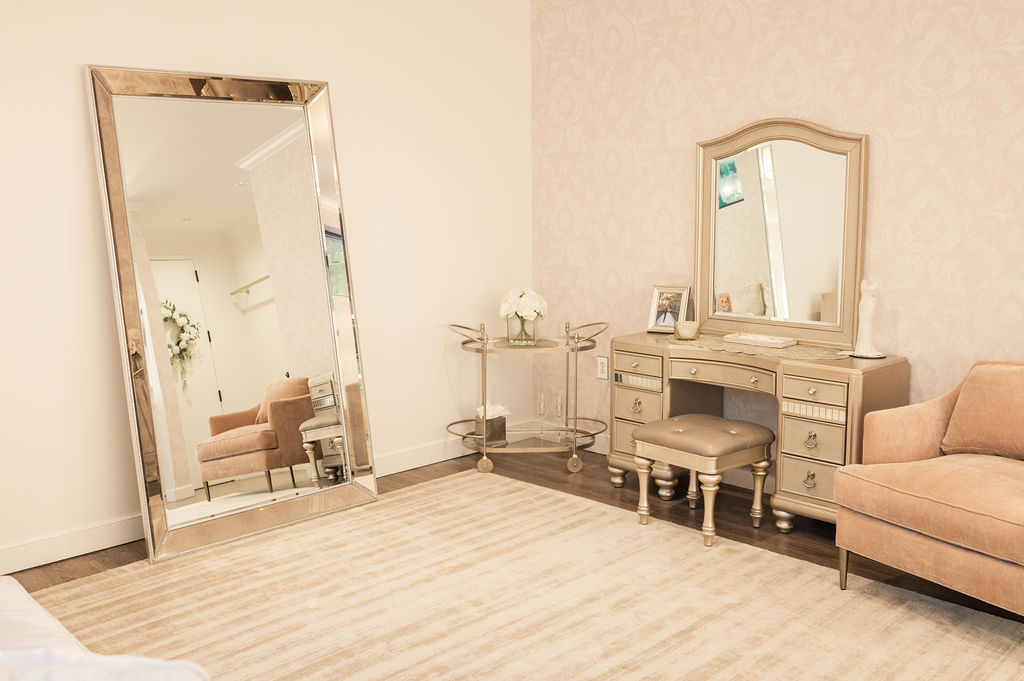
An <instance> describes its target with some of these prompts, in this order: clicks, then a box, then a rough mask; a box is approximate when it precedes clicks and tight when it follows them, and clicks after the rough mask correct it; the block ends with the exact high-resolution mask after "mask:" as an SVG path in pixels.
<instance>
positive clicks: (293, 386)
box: [256, 376, 309, 423]
mask: <svg viewBox="0 0 1024 681" xmlns="http://www.w3.org/2000/svg"><path fill="white" fill-rule="evenodd" d="M308 392H309V379H308V378H305V377H303V376H299V377H297V378H284V379H281V380H280V381H277V382H276V383H271V384H270V385H268V386H267V389H266V390H265V391H263V399H262V400H260V410H259V411H258V412H256V423H267V421H268V420H269V419H270V403H271V402H275V401H277V400H284V399H287V398H289V397H300V396H302V395H305V394H307V393H308Z"/></svg>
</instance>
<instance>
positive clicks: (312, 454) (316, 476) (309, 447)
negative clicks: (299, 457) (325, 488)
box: [292, 442, 320, 488]
mask: <svg viewBox="0 0 1024 681" xmlns="http://www.w3.org/2000/svg"><path fill="white" fill-rule="evenodd" d="M302 448H303V449H305V450H306V456H307V457H308V458H309V465H310V470H312V471H313V481H314V482H315V483H316V486H317V488H319V487H320V471H319V470H317V467H316V445H315V444H313V443H312V442H303V443H302ZM292 480H293V481H294V480H295V476H294V475H293V476H292ZM293 484H294V483H293Z"/></svg>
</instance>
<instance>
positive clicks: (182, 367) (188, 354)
mask: <svg viewBox="0 0 1024 681" xmlns="http://www.w3.org/2000/svg"><path fill="white" fill-rule="evenodd" d="M160 308H161V310H162V311H163V313H164V321H165V322H172V323H173V324H174V325H175V326H176V327H177V332H176V333H175V335H174V337H173V338H171V341H172V342H170V343H168V344H167V350H168V351H169V352H170V353H171V368H173V369H174V373H175V374H176V375H177V376H178V380H180V381H181V389H182V390H184V389H185V388H186V387H187V385H188V364H189V362H190V361H191V360H192V358H193V357H194V356H195V349H196V342H197V341H198V340H199V324H197V323H196V322H194V321H192V318H191V317H189V315H188V313H187V312H182V311H181V310H179V309H178V308H177V307H175V305H174V303H172V302H171V301H170V300H164V301H163V302H161V304H160Z"/></svg>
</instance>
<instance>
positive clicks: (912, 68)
mask: <svg viewBox="0 0 1024 681" xmlns="http://www.w3.org/2000/svg"><path fill="white" fill-rule="evenodd" d="M1022 22H1024V5H1021V3H1019V2H1015V1H1005V2H999V1H996V0H983V1H980V2H979V1H973V0H972V1H959V0H950V1H946V2H942V3H938V2H936V3H926V2H907V1H905V0H901V1H897V2H891V1H890V0H879V1H877V2H858V3H854V2H834V3H833V2H827V3H826V2H818V1H816V0H792V1H788V2H784V3H758V2H737V1H722V2H697V1H689V2H675V3H654V2H643V3H640V2H631V1H628V0H621V1H619V2H612V1H608V0H534V2H533V23H532V31H533V38H534V46H533V78H534V80H533V85H534V87H533V141H534V145H533V163H534V175H533V186H534V192H533V205H534V284H535V288H536V289H537V290H538V291H540V292H541V293H543V294H545V295H547V296H548V299H549V302H550V303H551V312H552V316H553V317H555V318H558V317H560V316H562V315H565V314H568V313H570V312H571V314H572V315H573V316H574V317H579V318H581V319H582V318H586V319H604V320H609V321H611V323H612V326H611V333H610V334H609V336H612V335H618V334H624V333H628V332H632V331H636V330H638V329H642V328H644V327H645V325H646V322H647V314H648V305H649V302H650V291H651V286H652V285H654V284H683V285H686V284H692V283H693V225H694V194H695V189H694V187H695V168H696V155H695V153H696V152H695V145H696V143H697V142H698V141H701V140H705V139H710V138H713V137H717V136H719V135H722V134H725V133H728V132H730V131H732V130H734V129H736V128H738V127H740V126H741V125H744V124H746V123H749V122H752V121H755V120H759V119H763V118H768V117H772V116H791V117H799V118H803V119H807V120H810V121H814V122H816V123H820V124H823V125H826V126H828V127H831V128H836V129H839V130H845V131H851V132H860V133H867V134H868V136H869V138H870V139H869V147H868V151H869V166H868V199H869V200H868V208H867V244H866V261H865V268H864V272H865V275H866V276H867V277H869V278H870V279H872V280H873V281H876V282H877V283H878V284H879V287H880V291H881V294H880V298H879V304H878V317H877V319H876V323H875V331H876V337H875V340H876V343H877V345H878V347H879V348H880V349H882V350H884V351H886V352H890V353H896V354H902V355H906V356H907V357H909V358H910V361H911V364H912V367H913V373H912V389H911V397H912V399H914V400H922V399H925V398H928V397H931V396H934V395H936V394H938V393H940V392H942V391H944V390H946V389H947V388H949V387H951V386H952V385H953V384H954V383H956V382H957V381H958V380H959V379H960V378H961V377H962V375H963V374H964V372H965V371H966V369H967V368H968V366H969V365H970V364H971V363H972V362H973V361H975V360H978V359H983V358H985V359H1016V360H1022V359H1024V344H1022V343H1021V342H1020V339H1021V336H1022V333H1024V267H1022V266H1021V263H1022V262H1024V230H1022V229H1021V216H1022V215H1024V193H1021V192H1020V191H1018V187H1019V186H1020V175H1021V172H1022V170H1024V144H1022V143H1021V141H1020V140H1022V139H1024V109H1022V108H1021V106H1020V102H1021V96H1022V94H1021V93H1022V92H1024V70H1022V69H1021V68H1020V66H1019V55H1020V52H1021V48H1022V41H1024V37H1022V34H1021V30H1020V27H1021V25H1022ZM601 347H602V350H603V352H602V353H601V354H604V353H606V352H607V340H605V341H604V343H602V346H601ZM585 370H586V375H585V377H584V387H585V391H584V397H583V398H582V399H583V400H584V402H583V405H584V407H585V410H586V411H588V412H592V413H597V414H606V413H607V400H608V382H607V381H598V380H596V378H595V373H596V372H595V367H594V362H593V360H592V359H591V360H588V361H587V362H586V363H585ZM538 374H539V376H538V378H539V379H549V378H551V377H550V376H548V375H547V373H546V372H545V371H544V370H543V369H540V370H539V371H538ZM548 383H550V381H548ZM555 385H557V383H556V384H555ZM551 390H554V387H552V388H551Z"/></svg>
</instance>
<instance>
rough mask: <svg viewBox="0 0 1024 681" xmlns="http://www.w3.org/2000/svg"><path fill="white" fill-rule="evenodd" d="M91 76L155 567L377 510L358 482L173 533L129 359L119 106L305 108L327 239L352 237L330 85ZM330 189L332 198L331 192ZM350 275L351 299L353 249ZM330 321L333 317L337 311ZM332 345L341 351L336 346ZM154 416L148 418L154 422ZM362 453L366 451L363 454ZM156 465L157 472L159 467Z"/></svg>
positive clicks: (350, 447)
mask: <svg viewBox="0 0 1024 681" xmlns="http://www.w3.org/2000/svg"><path fill="white" fill-rule="evenodd" d="M86 75H87V78H88V85H89V92H90V96H91V99H92V112H93V116H94V123H95V126H94V130H95V133H96V149H97V161H98V164H99V176H100V186H101V192H102V195H103V206H104V213H105V216H106V224H107V245H108V252H109V256H110V264H111V278H112V282H113V286H114V301H115V307H116V313H117V328H118V336H119V339H120V349H121V360H122V366H123V368H124V376H125V391H126V396H127V401H128V413H129V421H130V425H131V430H132V448H133V453H134V457H135V465H136V472H137V477H138V484H139V496H140V501H141V506H142V518H143V525H144V528H145V535H146V541H147V544H148V547H149V556H150V560H152V561H154V562H156V561H159V560H162V559H165V558H168V557H170V556H173V555H177V554H180V553H184V552H186V551H191V550H194V549H197V548H200V547H203V546H207V545H210V544H216V543H219V542H223V541H227V540H230V539H235V538H238V537H241V536H245V535H248V534H253V533H256V532H261V531H264V530H267V529H270V528H273V527H278V526H281V525H286V524H289V523H293V522H297V521H299V520H303V519H306V518H310V517H313V516H317V515H322V514H325V513H330V512H333V511H337V510H340V509H344V508H349V507H352V506H357V505H360V504H364V503H368V502H371V501H374V500H375V499H376V498H377V492H376V485H374V489H372V490H371V489H368V488H366V487H365V486H363V485H361V484H357V483H354V482H352V481H351V480H350V481H348V482H346V483H344V484H338V485H334V486H331V487H328V488H326V489H322V490H319V491H316V492H313V493H310V494H306V495H302V496H297V497H294V498H291V499H287V500H282V501H276V502H274V503H271V504H268V505H265V506H261V507H257V508H251V509H247V510H240V511H238V512H235V513H232V514H230V515H224V516H220V517H214V518H211V519H208V520H205V521H203V522H199V523H195V524H190V525H185V526H182V527H178V528H173V529H170V528H168V524H167V513H166V506H165V501H164V495H163V493H162V489H161V484H160V480H161V478H160V475H159V470H157V471H156V472H157V475H156V480H155V481H154V482H150V483H148V484H147V483H146V479H147V476H146V470H145V468H144V464H143V457H142V447H141V441H140V431H139V426H138V424H139V422H140V420H141V421H143V422H152V406H151V402H150V400H148V399H144V400H139V399H137V396H136V393H135V382H134V381H133V380H132V370H131V363H130V350H129V345H128V337H127V333H126V329H129V328H138V327H139V326H140V323H141V322H140V306H139V300H138V295H137V288H136V273H135V268H134V264H133V261H132V250H131V244H130V233H129V229H128V208H127V205H126V200H125V186H124V179H123V177H122V172H121V160H120V155H119V150H118V144H117V130H116V128H115V124H114V97H117V96H133V97H161V98H177V99H210V100H226V101H244V102H261V103H266V104H287V105H291V106H295V105H299V106H301V107H303V109H304V112H305V117H306V123H307V127H308V131H309V135H310V144H311V153H312V158H313V163H314V164H315V166H316V171H317V172H316V177H317V178H318V181H317V187H316V198H317V201H318V204H319V208H320V218H321V220H320V221H321V225H322V226H324V227H325V228H326V226H327V225H333V224H335V223H337V224H339V225H340V226H341V229H340V230H335V229H334V228H327V231H328V233H331V234H334V235H335V236H341V237H342V238H344V233H343V232H344V225H345V222H344V216H343V215H342V213H341V205H340V196H341V188H340V183H339V181H338V170H337V162H336V158H335V151H334V150H335V146H334V132H333V127H332V122H331V107H330V100H329V98H328V92H327V83H325V82H317V81H299V80H292V81H280V80H264V79H254V78H242V77H236V76H224V75H215V74H201V73H181V72H164V71H140V70H133V69H125V68H118V67H101V66H89V67H87V69H86ZM325 187H326V188H327V190H328V191H327V192H325V191H324V188H325ZM330 192H333V196H330V195H328V194H329V193H330ZM339 232H340V233H339ZM323 241H324V239H321V247H322V248H323ZM346 245H347V244H346ZM324 263H325V267H326V263H327V260H326V253H324ZM345 266H346V276H348V279H349V281H348V284H349V291H350V294H351V291H352V281H351V274H350V273H351V269H350V268H349V254H348V249H347V248H345ZM353 298H354V296H353ZM353 305H354V303H353ZM329 312H330V313H331V314H332V317H333V312H331V311H330V310H329ZM352 318H353V321H352V331H353V334H354V335H355V338H354V339H353V343H352V347H351V348H346V347H345V344H341V348H340V349H341V351H342V352H344V353H348V354H351V355H354V356H352V357H341V359H342V361H343V362H344V363H345V364H351V365H354V366H355V367H356V368H357V371H358V374H359V375H358V377H357V379H358V386H359V390H358V391H355V390H352V391H346V390H344V389H343V388H341V389H340V393H341V395H339V397H341V400H342V404H343V420H344V423H345V439H346V444H347V453H348V456H349V459H350V461H354V460H356V451H357V450H361V451H360V454H361V455H362V457H361V458H360V460H368V461H369V462H370V466H371V467H372V466H373V456H372V448H371V444H370V435H369V427H368V421H367V414H366V396H365V391H364V388H363V382H362V364H361V358H360V357H359V350H358V348H359V342H358V333H357V329H356V325H355V309H354V307H353V314H352ZM332 342H335V343H336V345H337V341H336V340H334V341H332ZM339 371H341V367H339ZM147 411H148V413H146V412H147ZM354 424H358V425H354ZM360 426H361V427H360ZM363 448H365V449H364V450H363ZM151 465H155V466H156V467H157V468H159V464H158V463H152V464H151Z"/></svg>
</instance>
